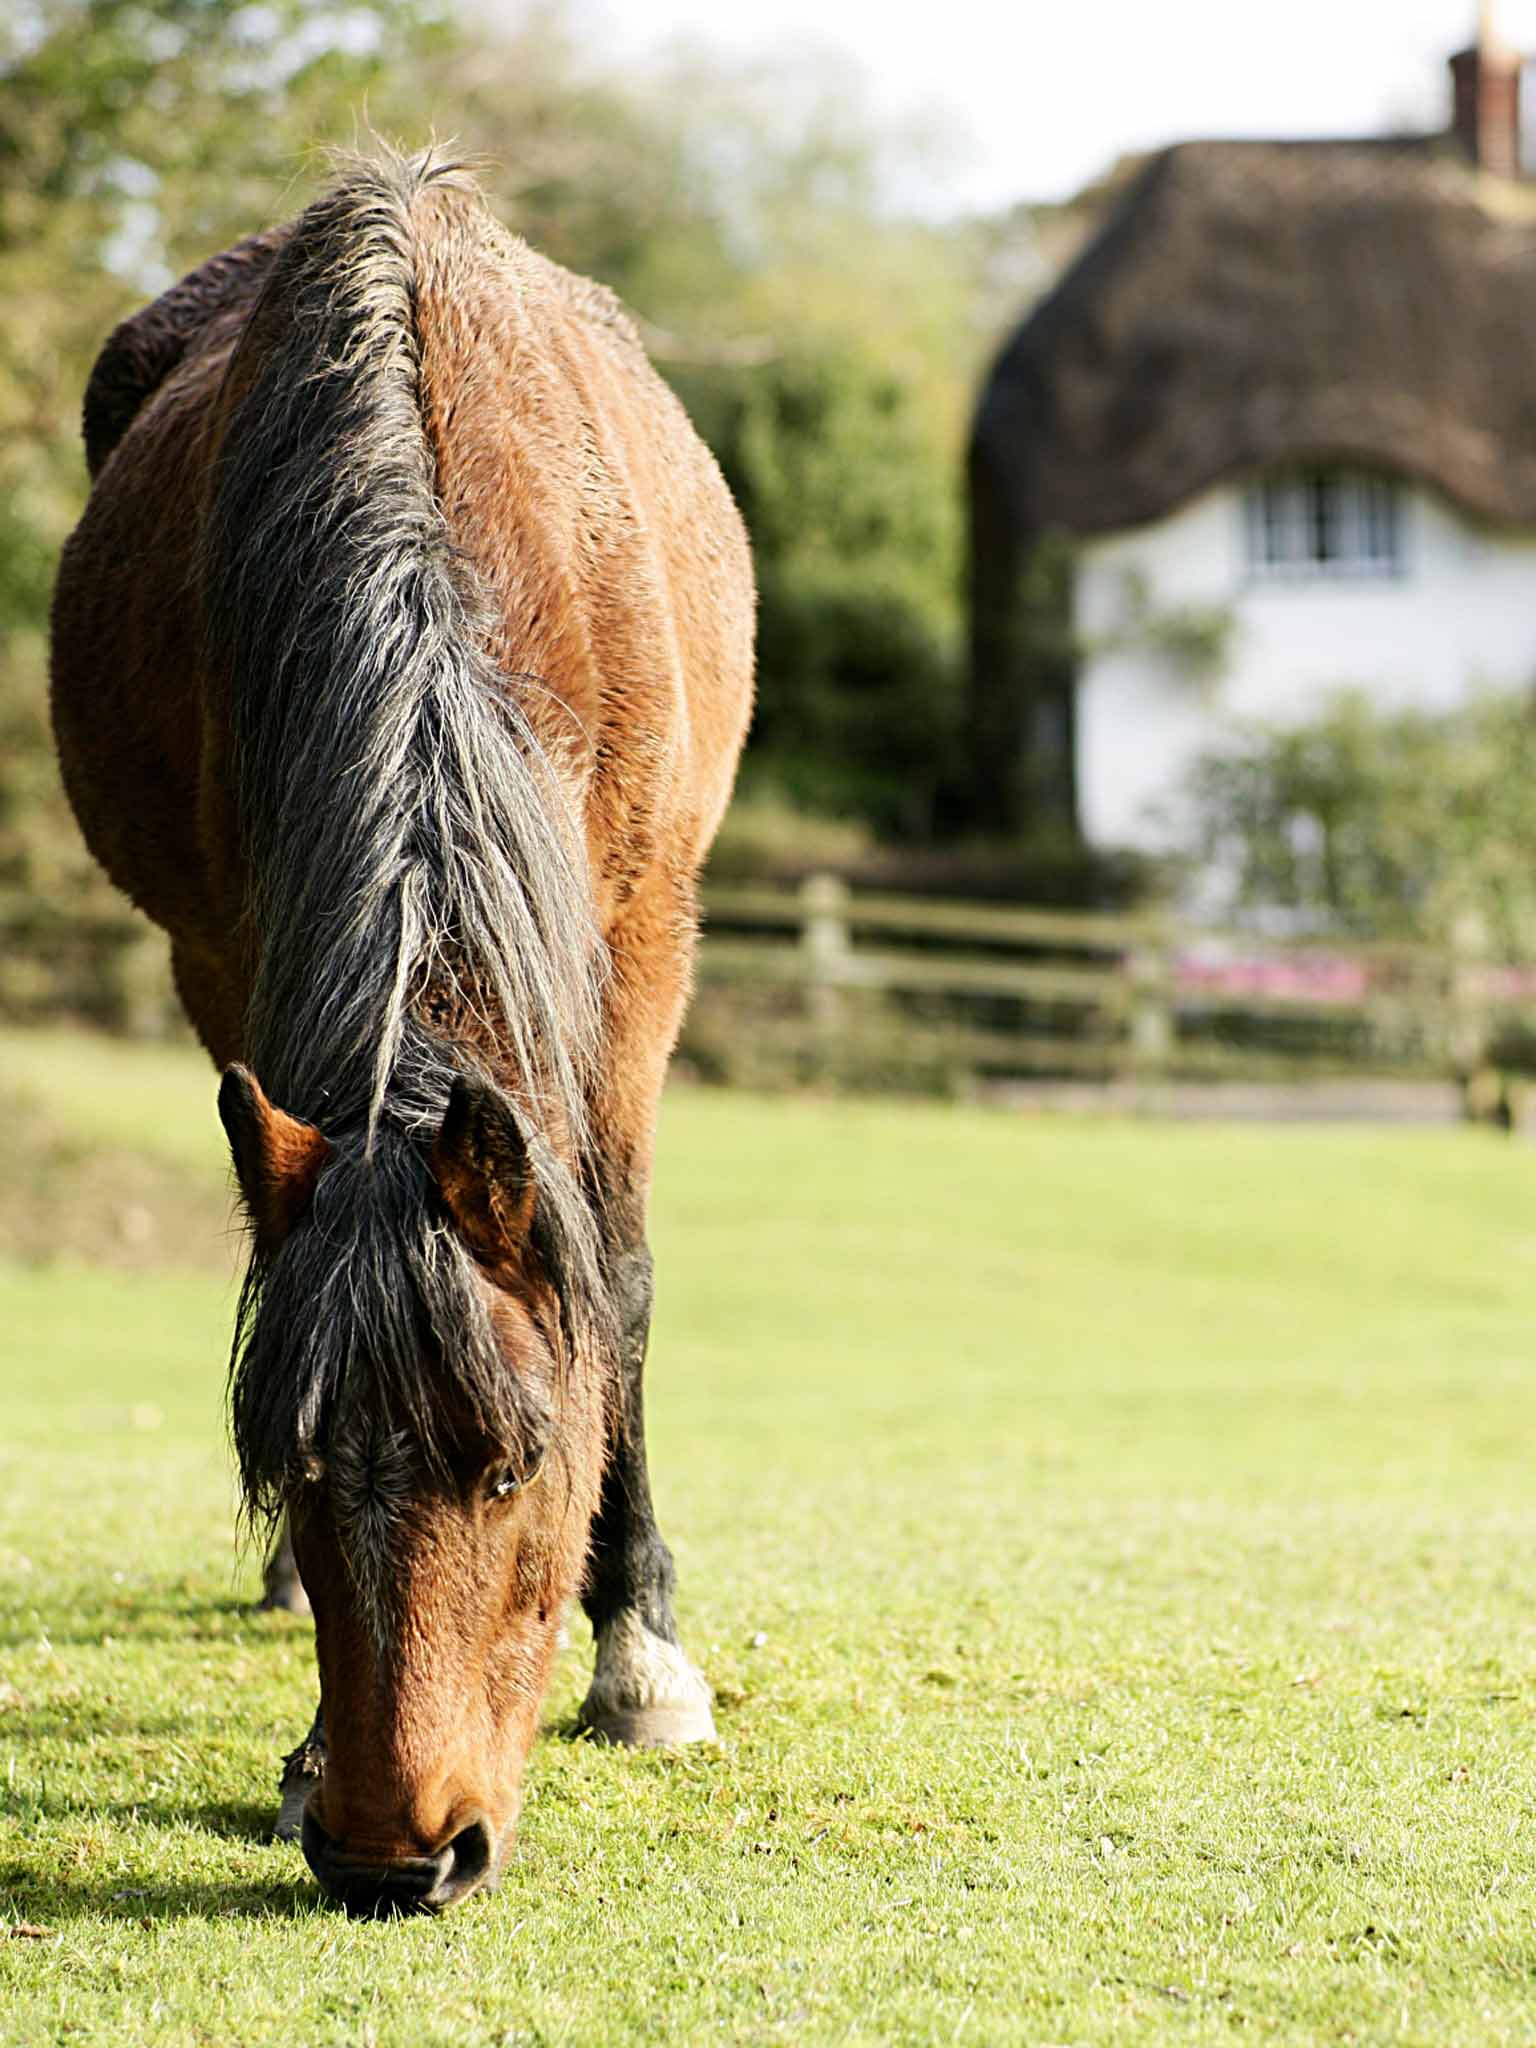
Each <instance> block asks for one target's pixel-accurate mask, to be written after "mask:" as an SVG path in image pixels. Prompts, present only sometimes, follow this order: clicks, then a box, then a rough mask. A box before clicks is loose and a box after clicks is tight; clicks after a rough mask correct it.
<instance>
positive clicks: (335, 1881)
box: [303, 1808, 496, 1920]
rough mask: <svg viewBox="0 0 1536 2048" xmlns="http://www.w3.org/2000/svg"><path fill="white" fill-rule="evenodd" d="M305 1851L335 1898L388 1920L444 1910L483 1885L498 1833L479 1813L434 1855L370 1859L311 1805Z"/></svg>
mask: <svg viewBox="0 0 1536 2048" xmlns="http://www.w3.org/2000/svg"><path fill="white" fill-rule="evenodd" d="M303 1841H304V1855H305V1858H306V1860H307V1861H308V1864H309V1867H310V1869H311V1870H312V1871H313V1872H314V1873H315V1876H316V1877H317V1878H318V1879H319V1880H320V1883H321V1884H322V1885H323V1886H324V1888H325V1890H326V1891H328V1892H329V1893H330V1895H331V1897H332V1898H333V1899H338V1900H339V1901H340V1902H341V1904H342V1905H343V1906H345V1907H346V1909H347V1911H348V1912H349V1913H351V1914H354V1915H355V1916H356V1917H358V1918H359V1919H365V1920H387V1919H389V1918H390V1917H391V1915H393V1914H395V1913H441V1912H444V1911H446V1909H447V1908H448V1907H449V1906H456V1905H457V1904H458V1903H459V1901H460V1900H461V1899H467V1898H468V1897H469V1895H470V1893H471V1892H473V1891H478V1890H479V1888H480V1886H481V1885H483V1884H484V1883H485V1881H486V1879H487V1878H488V1877H490V1876H491V1874H492V1872H493V1870H494V1867H495V1863H496V1834H495V1830H494V1829H493V1828H492V1826H491V1824H490V1822H489V1821H488V1820H487V1819H486V1818H485V1816H484V1815H483V1814H482V1815H478V1816H477V1817H476V1818H475V1819H474V1820H472V1821H470V1822H469V1824H468V1825H467V1826H466V1827H462V1828H460V1829H459V1831H458V1833H457V1834H456V1835H455V1836H454V1837H453V1839H452V1840H451V1841H450V1842H447V1843H445V1844H444V1846H443V1847H442V1848H441V1849H439V1850H438V1851H437V1853H436V1855H434V1856H403V1857H400V1858H399V1859H397V1860H396V1861H395V1862H392V1863H370V1862H366V1861H364V1860H363V1859H362V1858H361V1857H357V1856H349V1855H347V1853H346V1852H345V1851H344V1850H343V1849H342V1847H341V1845H340V1844H339V1843H338V1842H337V1841H336V1840H335V1839H334V1838H333V1837H332V1836H330V1835H328V1834H327V1833H326V1831H325V1829H324V1828H323V1827H322V1826H321V1824H320V1822H319V1821H318V1820H317V1819H316V1818H315V1814H314V1811H313V1809H312V1808H306V1810H305V1814H304V1834H303Z"/></svg>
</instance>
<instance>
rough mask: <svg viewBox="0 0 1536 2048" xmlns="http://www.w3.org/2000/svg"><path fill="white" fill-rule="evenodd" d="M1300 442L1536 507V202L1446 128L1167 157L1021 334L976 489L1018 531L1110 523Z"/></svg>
mask: <svg viewBox="0 0 1536 2048" xmlns="http://www.w3.org/2000/svg"><path fill="white" fill-rule="evenodd" d="M1302 458H1314V459H1315V458H1332V459H1338V460H1344V461H1350V462H1356V463H1359V464H1363V465H1371V466H1383V467H1387V468H1391V469H1396V470H1400V471H1404V472H1407V473H1409V474H1411V475H1416V476H1418V477H1420V478H1422V479H1423V480H1424V481H1425V482H1427V483H1429V484H1432V485H1434V486H1435V487H1437V488H1438V489H1439V490H1441V491H1443V492H1444V493H1445V494H1446V495H1447V496H1448V497H1450V498H1452V499H1454V500H1456V501H1457V502H1458V503H1459V504H1460V505H1462V506H1463V507H1464V508H1465V509H1466V510H1467V511H1469V512H1470V513H1472V514H1474V515H1478V516H1481V517H1484V518H1486V519H1489V520H1495V521H1507V522H1511V523H1518V524H1522V525H1529V524H1536V206H1533V203H1532V200H1531V197H1530V195H1529V192H1528V190H1527V189H1525V188H1522V187H1520V186H1517V185H1512V184H1508V183H1501V182H1500V181H1497V180H1493V179H1489V178H1486V177H1484V178H1479V177H1478V175H1477V174H1476V173H1475V172H1473V171H1472V170H1471V169H1470V168H1469V167H1468V166H1467V165H1466V163H1465V162H1464V160H1462V159H1461V158H1460V157H1459V156H1458V155H1457V154H1456V153H1455V152H1454V151H1453V150H1450V149H1448V148H1447V147H1446V146H1445V145H1444V144H1443V143H1442V142H1440V141H1439V140H1438V139H1423V140H1405V141H1381V142H1294V143H1285V142H1252V143H1250V142H1191V143H1182V144H1179V145H1178V146H1176V147H1175V148H1172V149H1168V150H1165V151H1163V152H1162V153H1161V154H1159V155H1158V156H1156V157H1155V158H1153V159H1152V161H1151V162H1150V163H1149V164H1148V165H1147V167H1146V169H1145V170H1144V171H1143V172H1142V174H1141V176H1140V177H1139V178H1138V179H1137V180H1136V182H1135V184H1134V185H1133V186H1132V188H1131V189H1130V191H1129V192H1128V193H1127V194H1126V195H1125V197H1124V199H1123V200H1122V201H1121V203H1120V204H1119V206H1118V207H1117V209H1116V211H1115V212H1114V214H1113V215H1112V217H1111V218H1110V220H1109V221H1108V223H1107V224H1106V226H1105V228H1104V230H1103V231H1102V233H1101V234H1099V235H1098V236H1097V237H1096V238H1095V239H1094V240H1093V241H1092V242H1091V243H1090V245H1089V246H1088V248H1087V249H1086V251H1085V252H1084V254H1083V255H1082V256H1081V257H1080V258H1079V259H1078V261H1077V262H1076V263H1075V264H1074V265H1073V266H1072V268H1071V269H1070V270H1069V271H1068V273H1067V274H1066V276H1065V277H1064V278H1063V279H1062V281H1061V282H1060V284H1059V285H1058V286H1057V288H1056V289H1055V291H1054V292H1052V294H1051V295H1050V296H1049V297H1048V298H1047V299H1046V300H1045V301H1044V302H1043V303H1042V304H1041V305H1040V306H1039V307H1038V308H1037V309H1036V310H1035V311H1034V312H1033V313H1032V314H1031V315H1030V317H1029V318H1028V319H1027V320H1026V321H1025V323H1024V325H1023V326H1022V327H1021V328H1020V329H1019V330H1018V332H1017V333H1016V334H1015V335H1014V336H1013V338H1012V340H1011V341H1009V342H1008V344H1007V345H1006V346H1005V347H1004V349H1003V351H1002V353H1001V355H1000V356H999V358H998V361H997V364H996V366H995V368H994V370H993V372H992V375H991V377H990V379H989V381H988V383H987V385H986V387H985V389H984V391H983V394H982V399H981V404H980V407H979V410H978V413H977V418H976V426H975V434H974V442H973V466H974V471H975V475H976V482H977V485H978V487H979V488H980V489H981V490H983V491H984V492H985V493H986V495H987V496H988V497H989V498H990V500H991V503H992V513H993V516H997V515H1002V517H1003V518H1004V521H1005V523H1006V524H1007V525H1008V526H1010V527H1012V529H1013V531H1014V532H1015V534H1016V535H1023V534H1031V533H1035V534H1038V533H1041V532H1047V531H1052V530H1059V531H1062V532H1065V533H1068V534H1074V535H1089V534H1098V533H1105V532H1111V531H1114V530H1116V529H1118V528H1122V527H1126V526H1134V525H1137V524H1140V523H1142V522H1143V521H1147V520H1151V519H1156V518H1158V517H1160V516H1162V515H1163V514H1165V513H1167V512H1169V511H1171V510H1172V509H1173V508H1174V507H1176V506H1178V505H1180V504H1182V503H1183V502H1185V501H1186V500H1188V499H1189V498H1191V497H1192V496H1194V495H1195V493H1197V492H1199V491H1201V490H1204V489H1205V488H1207V487H1208V486H1210V485H1212V484H1215V483H1217V482H1219V481H1220V480H1221V479H1222V478H1224V477H1228V476H1234V475H1238V474H1241V473H1243V472H1252V471H1254V470H1256V469H1259V468H1262V467H1264V466H1266V465H1270V464H1275V463H1283V462H1294V461H1297V460H1299V459H1302Z"/></svg>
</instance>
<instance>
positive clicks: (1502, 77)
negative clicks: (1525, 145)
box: [1451, 0, 1525, 178]
mask: <svg viewBox="0 0 1536 2048" xmlns="http://www.w3.org/2000/svg"><path fill="white" fill-rule="evenodd" d="M1524 70H1525V59H1524V58H1523V57H1522V56H1521V54H1520V52H1519V51H1518V50H1516V49H1515V48H1514V47H1513V45H1512V44H1510V43H1507V42H1505V41H1504V39H1503V37H1502V36H1501V35H1500V34H1499V32H1498V29H1497V27H1496V26H1495V22H1494V4H1493V0H1482V4H1481V6H1480V7H1479V9H1478V23H1477V41H1476V42H1475V43H1474V44H1473V45H1472V47H1471V48H1470V49H1467V50H1458V51H1457V52H1456V55H1455V56H1454V57H1453V58H1452V59H1451V82H1452V87H1453V90H1454V95H1455V97H1454V103H1453V104H1454V111H1453V114H1452V117H1451V128H1452V132H1453V133H1454V135H1455V137H1456V140H1457V141H1458V142H1459V143H1460V144H1461V146H1462V148H1463V149H1464V150H1465V151H1466V153H1467V155H1468V157H1469V158H1470V159H1471V161H1472V162H1473V163H1474V164H1476V166H1477V168H1478V169H1479V170H1480V171H1490V172H1492V173H1493V175H1494V176H1495V177H1499V178H1518V177H1520V176H1521V174H1522V170H1523V165H1522V162H1521V151H1520V86H1521V80H1522V75H1523V73H1524Z"/></svg>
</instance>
